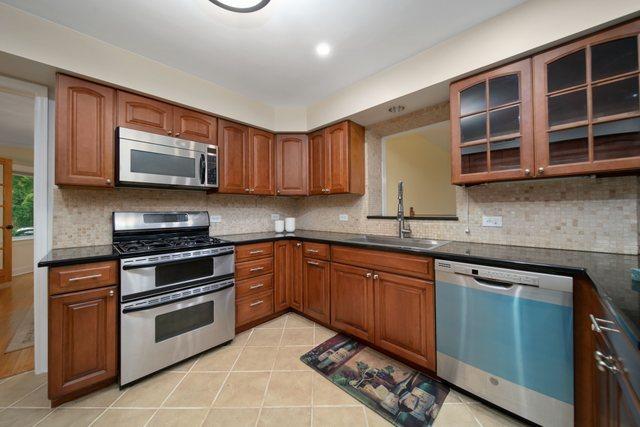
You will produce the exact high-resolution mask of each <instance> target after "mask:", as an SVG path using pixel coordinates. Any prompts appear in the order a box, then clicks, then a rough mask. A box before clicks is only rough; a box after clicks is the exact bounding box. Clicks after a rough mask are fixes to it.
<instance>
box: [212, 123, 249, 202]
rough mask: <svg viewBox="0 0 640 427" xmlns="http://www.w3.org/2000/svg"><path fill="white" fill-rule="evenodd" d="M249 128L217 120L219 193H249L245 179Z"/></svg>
mask: <svg viewBox="0 0 640 427" xmlns="http://www.w3.org/2000/svg"><path fill="white" fill-rule="evenodd" d="M248 139H249V128H248V127H247V126H243V125H239V124H237V123H233V122H228V121H226V120H219V121H218V156H219V159H220V160H219V176H220V184H219V187H218V191H219V192H220V193H235V194H245V193H249V182H248V181H247V175H248V174H247V166H248V163H249V162H248V148H249V147H248Z"/></svg>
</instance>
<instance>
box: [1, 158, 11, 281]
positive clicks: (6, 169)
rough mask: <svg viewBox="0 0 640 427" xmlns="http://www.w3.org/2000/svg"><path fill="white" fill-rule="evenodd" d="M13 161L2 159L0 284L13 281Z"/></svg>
mask: <svg viewBox="0 0 640 427" xmlns="http://www.w3.org/2000/svg"><path fill="white" fill-rule="evenodd" d="M11 171H12V161H11V159H3V158H1V157H0V179H2V181H1V182H0V185H2V219H1V220H0V225H1V226H2V240H1V241H0V252H2V257H0V258H1V259H0V262H1V263H2V264H1V265H0V283H2V282H7V281H9V280H11V248H12V246H11V245H12V239H11V229H13V224H12V210H11V209H12V184H13V183H12V181H11Z"/></svg>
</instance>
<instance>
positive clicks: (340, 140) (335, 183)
mask: <svg viewBox="0 0 640 427" xmlns="http://www.w3.org/2000/svg"><path fill="white" fill-rule="evenodd" d="M324 135H325V136H324V138H325V141H326V144H327V150H328V153H329V168H328V170H329V179H328V181H329V192H330V193H331V194H336V193H348V192H349V123H348V122H343V123H339V124H337V125H334V126H331V127H328V128H327V129H325V134H324Z"/></svg>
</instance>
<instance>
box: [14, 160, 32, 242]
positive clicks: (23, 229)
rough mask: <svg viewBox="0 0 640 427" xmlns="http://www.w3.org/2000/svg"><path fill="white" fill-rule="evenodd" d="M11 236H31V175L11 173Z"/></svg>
mask: <svg viewBox="0 0 640 427" xmlns="http://www.w3.org/2000/svg"><path fill="white" fill-rule="evenodd" d="M12 235H13V237H30V236H33V176H30V175H20V174H15V173H14V174H13V230H12Z"/></svg>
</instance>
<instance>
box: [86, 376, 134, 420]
mask: <svg viewBox="0 0 640 427" xmlns="http://www.w3.org/2000/svg"><path fill="white" fill-rule="evenodd" d="M118 387H120V386H119V385H118ZM129 390H131V388H130V387H127V388H125V389H124V391H123V392H122V394H121V395H120V396H118V397H117V398H116V399H115V400H114V401H113V402H111V404H110V405H109V406H107V407H106V408H104V411H102V412H100V414H99V415H98V416H97V417H95V418H94V420H93V421H91V423H89V426H88V427H91V426H92V425H94V424H95V422H96V421H98V420H99V419H100V418H101V417H102V416H103V415H104V414H105V413H106V412H107V411H108V410H109V409H111V408H112V407H113V405H115V404H116V403H117V402H118V401H119V400H120V399H122V397H123V396H124V395H125V394H127V392H128V391H129Z"/></svg>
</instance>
